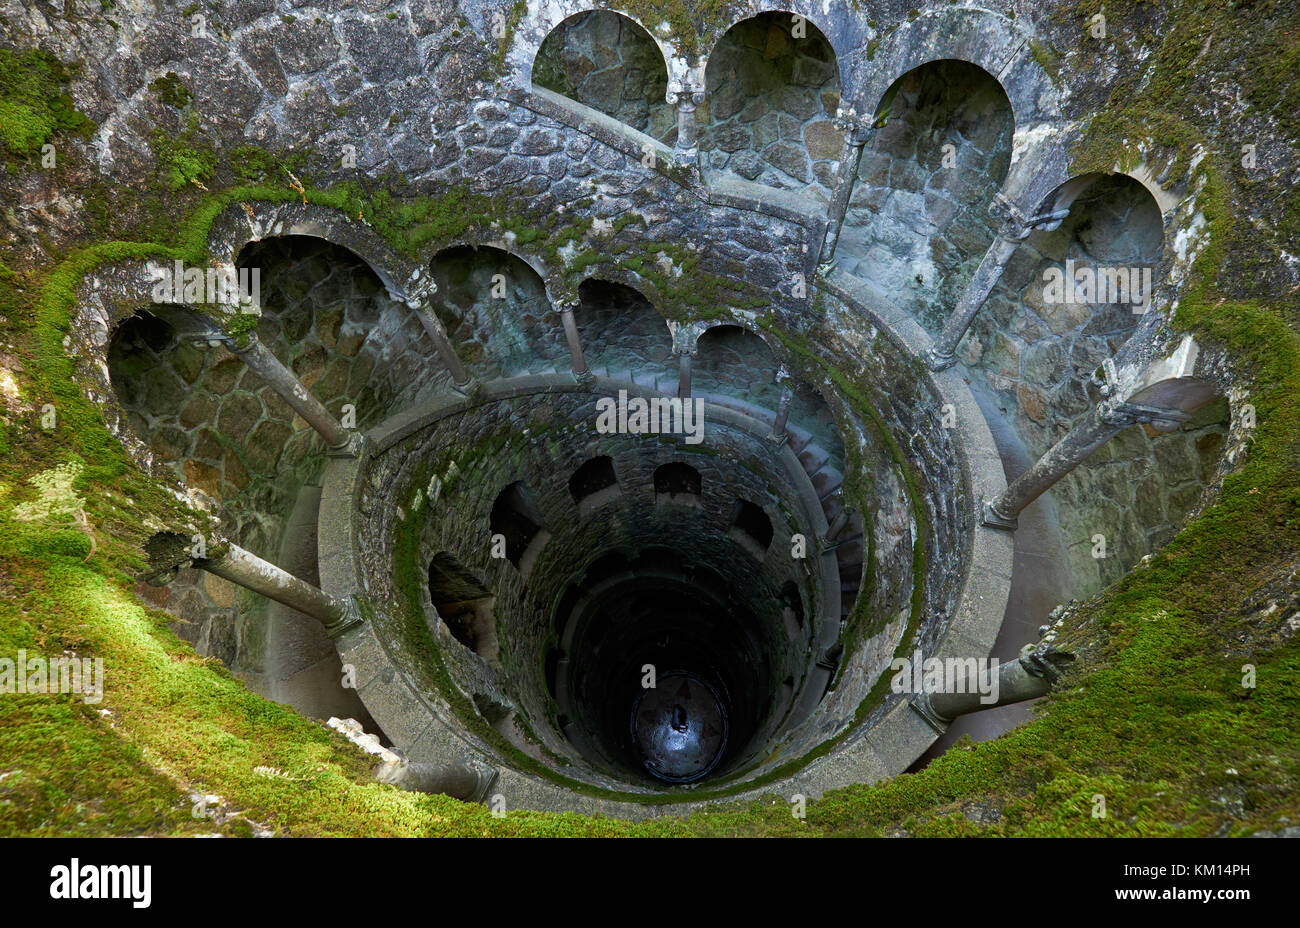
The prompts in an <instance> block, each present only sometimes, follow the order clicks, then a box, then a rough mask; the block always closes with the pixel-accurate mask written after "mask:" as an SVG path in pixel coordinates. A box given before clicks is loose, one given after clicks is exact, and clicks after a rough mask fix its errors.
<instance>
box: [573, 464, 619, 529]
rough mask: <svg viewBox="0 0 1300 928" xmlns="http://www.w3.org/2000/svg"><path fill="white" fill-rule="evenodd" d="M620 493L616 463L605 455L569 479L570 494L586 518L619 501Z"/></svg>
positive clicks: (584, 466) (583, 467)
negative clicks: (605, 505) (610, 503)
mask: <svg viewBox="0 0 1300 928" xmlns="http://www.w3.org/2000/svg"><path fill="white" fill-rule="evenodd" d="M619 493H620V490H619V486H618V476H617V475H616V474H615V473H614V461H613V459H612V458H609V457H606V456H603V455H602V456H601V457H598V458H592V459H591V460H590V461H587V462H586V463H585V464H583V465H582V466H581V467H579V468H578V469H577V470H576V471H574V472H573V475H572V476H571V477H569V494H570V495H571V496H572V497H573V501H574V502H575V503H577V504H578V512H579V513H580V514H582V515H584V516H585V515H587V514H588V513H590V512H592V511H594V510H596V509H598V508H600V507H601V506H602V505H604V504H605V503H608V502H610V501H612V500H614V499H617V498H618V496H619Z"/></svg>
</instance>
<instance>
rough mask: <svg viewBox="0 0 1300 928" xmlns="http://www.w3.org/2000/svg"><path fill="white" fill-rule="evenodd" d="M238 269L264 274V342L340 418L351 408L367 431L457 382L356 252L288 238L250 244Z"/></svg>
mask: <svg viewBox="0 0 1300 928" xmlns="http://www.w3.org/2000/svg"><path fill="white" fill-rule="evenodd" d="M237 265H238V266H240V267H259V268H260V270H261V285H262V286H261V291H262V292H261V300H260V304H261V308H262V318H261V320H260V321H259V322H258V325H257V329H256V332H257V335H258V337H259V338H260V339H261V341H262V343H263V344H264V345H266V347H267V348H269V349H270V350H271V352H272V354H274V355H275V356H276V357H277V358H279V359H280V361H281V362H282V363H284V364H285V365H286V366H287V367H289V369H290V370H292V371H293V372H294V373H295V374H296V375H297V377H298V379H299V380H300V381H301V382H302V384H303V386H305V387H306V388H307V389H308V390H310V391H311V392H312V393H313V394H315V395H316V397H317V398H318V399H320V400H321V402H323V403H325V405H326V406H327V408H329V409H331V410H332V411H333V412H334V413H335V415H339V414H340V410H341V409H342V406H343V405H344V404H350V405H352V406H353V407H354V408H355V411H356V421H357V425H358V426H359V427H361V428H366V427H368V426H369V425H371V424H374V423H377V422H380V421H383V420H384V419H386V418H387V417H388V416H389V415H391V414H392V413H394V412H396V411H398V410H399V409H403V408H406V407H408V406H410V405H411V404H413V403H415V402H418V401H420V400H421V399H425V398H427V397H429V396H431V395H432V394H433V393H434V392H435V391H437V390H439V389H442V388H445V387H447V386H448V385H449V384H450V375H449V374H448V373H447V372H446V371H445V370H444V369H443V368H442V366H441V365H438V364H429V363H428V358H429V356H430V355H432V354H433V349H432V348H431V347H430V345H429V344H428V341H427V336H426V335H425V332H424V328H423V326H422V324H421V322H420V320H419V317H418V316H416V314H415V313H414V312H412V310H411V308H410V307H409V306H408V305H407V304H406V303H405V302H404V301H401V300H398V299H395V298H394V291H393V289H392V288H390V287H389V286H388V285H387V284H385V283H384V280H383V278H382V277H380V275H379V274H378V273H377V272H376V271H375V269H374V266H373V265H372V264H371V263H370V262H369V261H367V260H366V258H365V257H364V256H362V255H359V254H357V253H356V252H355V251H353V250H352V249H351V248H349V247H347V246H345V245H340V244H337V243H336V242H334V241H332V240H330V239H328V238H325V237H322V236H318V235H308V234H299V233H286V234H284V235H275V236H266V237H263V238H258V239H254V240H251V241H249V242H248V243H246V244H245V245H244V247H243V248H242V249H241V250H240V252H239V255H238V257H237Z"/></svg>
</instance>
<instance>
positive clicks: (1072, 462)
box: [983, 400, 1187, 529]
mask: <svg viewBox="0 0 1300 928" xmlns="http://www.w3.org/2000/svg"><path fill="white" fill-rule="evenodd" d="M1186 418H1187V414H1186V413H1184V412H1180V411H1178V410H1175V409H1153V408H1149V407H1145V406H1134V405H1132V404H1129V403H1123V402H1118V401H1115V400H1106V401H1104V402H1102V403H1101V404H1099V405H1098V406H1095V407H1094V408H1093V409H1092V411H1091V412H1090V413H1089V414H1088V415H1087V416H1086V417H1085V418H1084V419H1083V421H1081V422H1080V423H1079V424H1078V425H1076V426H1075V427H1074V428H1072V429H1070V431H1069V432H1068V433H1067V434H1066V435H1065V437H1064V438H1062V439H1061V440H1060V441H1058V442H1057V443H1056V444H1054V445H1053V446H1052V447H1051V448H1049V449H1048V450H1047V452H1046V453H1045V454H1043V456H1042V457H1041V458H1039V459H1038V460H1037V461H1035V462H1034V465H1033V466H1032V467H1030V468H1029V470H1027V471H1025V472H1024V473H1023V474H1021V475H1020V476H1019V477H1017V478H1016V479H1015V480H1013V481H1012V482H1011V485H1010V486H1008V487H1007V488H1006V489H1005V490H1004V491H1003V492H1002V493H1001V495H999V496H998V498H997V499H994V500H991V501H990V502H989V503H988V504H987V506H986V507H985V509H984V518H983V524H984V525H987V526H990V527H992V528H1004V529H1014V528H1015V527H1016V520H1017V519H1018V517H1019V516H1020V513H1021V512H1022V511H1023V510H1024V508H1025V507H1026V506H1028V505H1029V504H1030V503H1032V502H1033V501H1034V500H1036V499H1038V497H1040V496H1042V495H1043V494H1044V493H1046V492H1047V491H1048V490H1049V489H1051V488H1052V486H1053V485H1054V484H1055V483H1056V482H1057V481H1058V480H1060V479H1061V478H1062V477H1064V476H1065V475H1066V474H1068V473H1069V472H1070V471H1072V470H1074V468H1076V467H1078V466H1079V464H1081V463H1082V462H1083V461H1084V460H1085V459H1087V457H1088V456H1089V455H1091V454H1092V453H1093V452H1094V451H1096V450H1097V449H1098V448H1100V447H1101V446H1102V445H1104V444H1106V442H1108V441H1110V440H1111V439H1112V438H1114V437H1115V436H1116V435H1118V434H1119V433H1120V432H1121V431H1123V430H1124V429H1125V428H1127V427H1128V426H1130V425H1134V424H1137V423H1144V422H1145V423H1151V424H1152V425H1154V426H1155V427H1157V428H1166V429H1167V428H1172V427H1173V426H1174V424H1175V423H1177V422H1181V421H1184V420H1186Z"/></svg>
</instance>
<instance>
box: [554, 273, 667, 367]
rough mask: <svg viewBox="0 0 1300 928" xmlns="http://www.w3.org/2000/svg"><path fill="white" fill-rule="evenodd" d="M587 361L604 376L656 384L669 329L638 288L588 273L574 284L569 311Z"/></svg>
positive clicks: (664, 355) (663, 358)
mask: <svg viewBox="0 0 1300 928" xmlns="http://www.w3.org/2000/svg"><path fill="white" fill-rule="evenodd" d="M574 318H575V321H576V322H577V324H578V337H579V338H580V340H581V341H582V347H583V351H584V352H585V354H586V356H587V366H588V367H589V368H590V369H591V370H592V371H596V372H602V371H603V373H604V374H605V376H607V377H612V378H614V379H619V380H627V381H630V382H632V383H639V384H642V385H643V386H647V387H650V388H651V389H654V388H655V385H656V381H657V380H658V379H660V378H663V377H665V376H667V375H668V372H669V371H670V369H671V356H672V349H673V339H672V333H671V332H670V331H669V330H668V325H667V323H666V321H665V320H664V318H663V316H662V315H660V313H659V311H658V310H657V309H656V308H655V306H654V305H652V304H651V302H650V301H649V300H648V299H646V297H645V296H643V295H642V293H641V291H640V290H638V289H636V288H634V287H631V286H629V285H627V284H625V283H621V282H617V281H613V280H606V279H604V278H603V277H589V278H587V279H586V280H584V281H583V282H582V283H581V284H579V285H578V307H577V309H576V310H575V311H574Z"/></svg>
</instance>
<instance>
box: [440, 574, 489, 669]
mask: <svg viewBox="0 0 1300 928" xmlns="http://www.w3.org/2000/svg"><path fill="white" fill-rule="evenodd" d="M429 600H430V601H431V602H432V603H433V608H434V609H435V610H437V612H438V617H439V618H441V619H442V622H443V624H444V625H445V626H446V627H447V631H449V632H450V633H451V636H452V637H453V638H455V639H456V640H457V641H459V642H460V643H461V644H463V645H464V646H465V647H467V648H469V649H470V650H471V651H473V652H474V653H475V654H477V655H478V656H479V657H482V658H484V659H485V660H489V661H495V660H496V657H497V629H496V614H495V613H494V612H493V608H492V604H493V601H494V598H493V596H492V594H491V593H489V592H488V590H487V589H486V588H485V587H484V586H483V584H482V583H481V582H479V579H478V578H477V577H475V576H474V575H473V574H472V573H470V571H469V570H467V569H466V568H465V567H464V566H463V565H462V564H461V563H460V561H458V560H456V558H455V557H454V556H453V555H451V554H448V553H447V552H445V551H444V552H440V553H438V554H436V555H434V557H433V559H432V560H431V561H429Z"/></svg>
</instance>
